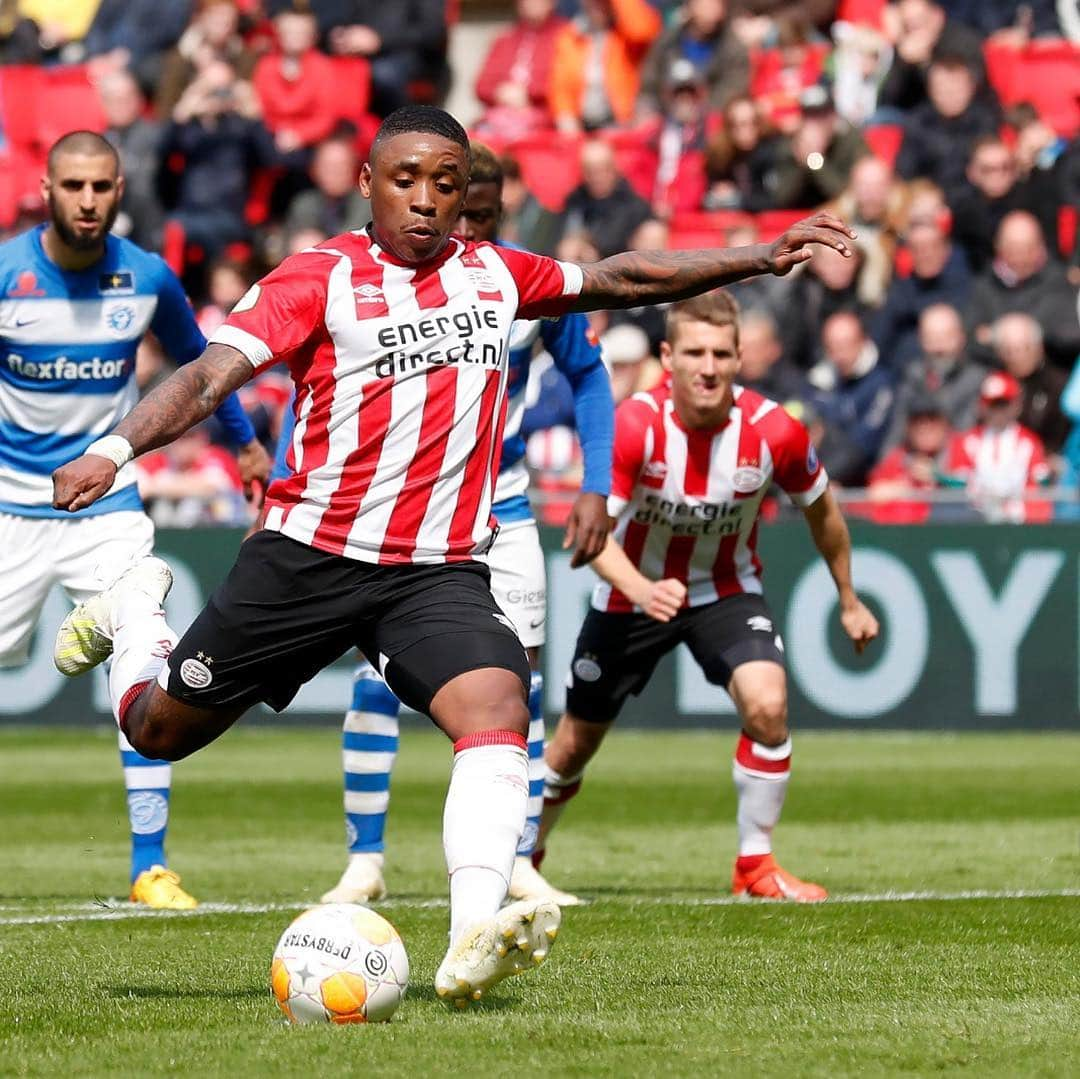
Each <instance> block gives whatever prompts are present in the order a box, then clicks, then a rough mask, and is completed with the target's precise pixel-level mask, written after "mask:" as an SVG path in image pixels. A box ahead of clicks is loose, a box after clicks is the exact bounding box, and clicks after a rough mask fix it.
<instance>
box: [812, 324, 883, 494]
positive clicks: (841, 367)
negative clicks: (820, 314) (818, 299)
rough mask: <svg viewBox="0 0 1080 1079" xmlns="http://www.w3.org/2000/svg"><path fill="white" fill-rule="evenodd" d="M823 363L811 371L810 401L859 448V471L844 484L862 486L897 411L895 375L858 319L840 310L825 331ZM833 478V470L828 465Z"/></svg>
mask: <svg viewBox="0 0 1080 1079" xmlns="http://www.w3.org/2000/svg"><path fill="white" fill-rule="evenodd" d="M821 345H822V352H823V354H824V355H823V359H822V360H821V362H820V363H818V364H817V365H816V366H815V367H814V369H813V370H812V371H811V372H810V375H809V382H810V385H811V387H812V390H811V397H810V400H811V403H812V404H813V405H814V407H815V408H816V409H817V411H818V412H819V413H820V414H821V416H822V418H823V419H824V420H825V422H826V423H827V424H829V425H831V426H834V427H838V428H841V429H842V430H843V431H845V432H846V433H847V435H848V437H849V438H850V439H851V440H852V441H853V442H854V443H855V445H856V446H857V447H858V449H859V453H860V460H859V462H858V466H857V468H855V469H854V470H853V472H851V473H849V474H848V475H846V476H844V477H837V479H838V481H839V482H840V483H843V484H848V485H850V484H853V483H861V482H862V480H863V479H864V478H865V474H866V472H867V471H868V470H869V469H870V468H871V466H872V465H873V463H874V462H875V461H876V460H877V457H878V452H879V451H880V449H881V446H882V443H883V442H884V439H885V433H886V431H887V430H888V424H889V419H890V417H891V414H892V407H893V399H894V396H895V395H894V392H893V384H892V377H891V376H890V375H889V373H888V372H887V371H886V370H885V368H884V367H883V366H882V365H881V364H879V363H878V350H877V346H876V345H875V344H874V342H873V341H871V340H870V338H869V337H867V335H866V333H865V332H864V330H863V326H862V323H861V322H860V321H859V318H858V316H857V315H855V314H853V313H852V312H848V311H841V312H838V313H837V314H835V315H832V316H830V317H829V318H828V319H827V320H826V322H825V325H824V327H823V328H822V331H821ZM825 467H826V468H827V469H828V470H829V474H830V475H832V468H831V466H830V465H829V464H828V462H826V466H825Z"/></svg>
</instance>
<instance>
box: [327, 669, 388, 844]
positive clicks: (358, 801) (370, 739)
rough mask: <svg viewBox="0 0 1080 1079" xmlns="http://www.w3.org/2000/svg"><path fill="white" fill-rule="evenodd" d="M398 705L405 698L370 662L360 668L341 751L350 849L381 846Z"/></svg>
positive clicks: (346, 826)
mask: <svg viewBox="0 0 1080 1079" xmlns="http://www.w3.org/2000/svg"><path fill="white" fill-rule="evenodd" d="M400 710H401V703H400V702H399V701H398V699H397V697H395V696H394V694H393V693H392V692H391V691H390V688H389V686H387V684H386V683H385V682H384V681H383V680H382V679H381V678H380V677H379V676H378V674H377V673H376V672H375V669H374V668H373V667H372V666H371V665H370V664H368V663H362V664H361V665H360V666H359V667H357V668H356V674H355V675H354V676H353V699H352V707H351V708H350V709H349V711H348V712H347V713H346V715H345V729H344V732H343V734H342V754H341V756H342V762H343V765H344V769H345V835H346V843H347V844H348V847H349V853H350V854H361V853H370V852H373V851H381V850H382V849H383V836H384V833H385V831H386V811H387V808H388V807H389V805H390V773H391V771H392V770H393V768H394V758H395V757H396V756H397V750H398V712H399V711H400Z"/></svg>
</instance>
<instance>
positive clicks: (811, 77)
mask: <svg viewBox="0 0 1080 1079" xmlns="http://www.w3.org/2000/svg"><path fill="white" fill-rule="evenodd" d="M753 55H754V65H753V77H752V79H751V82H750V90H749V93H750V96H751V97H752V98H753V99H754V101H756V102H757V105H758V108H759V109H760V110H761V113H762V115H763V116H764V117H765V120H766V122H767V123H770V124H772V125H773V126H774V127H775V128H776V129H777V130H779V131H783V132H784V134H787V135H790V134H791V132H792V131H793V130H794V128H795V127H796V126H797V124H798V120H799V98H800V97H801V95H802V93H803V91H805V90H808V89H809V88H810V87H811V86H814V85H816V84H818V83H819V82H820V81H821V78H822V75H823V60H824V53H823V51H822V48H821V47H820V46H819V45H818V44H817V43H811V37H810V31H809V29H808V27H807V26H806V24H805V23H804V22H802V21H801V20H799V19H794V20H792V19H786V18H781V19H777V20H775V24H774V29H773V30H772V31H771V32H770V36H769V42H768V46H767V47H765V48H761V49H760V50H759V49H757V48H755V50H754V54H753Z"/></svg>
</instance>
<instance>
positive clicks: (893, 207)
mask: <svg viewBox="0 0 1080 1079" xmlns="http://www.w3.org/2000/svg"><path fill="white" fill-rule="evenodd" d="M907 199H908V194H907V191H906V190H905V185H904V184H902V183H900V182H899V181H898V180H897V179H896V176H895V175H894V173H893V170H892V168H891V167H890V166H889V165H888V164H887V163H886V162H884V161H882V160H881V158H879V157H863V158H860V159H859V160H858V161H856V162H855V165H854V167H853V168H852V170H851V182H850V183H849V184H848V186H847V187H846V188H845V189H844V190H843V191H842V192H841V193H840V195H839V196H838V197H837V198H836V199H834V200H833V202H832V205H831V206H830V207H829V208H830V209H832V210H833V211H834V212H835V213H838V214H839V215H840V216H841V217H842V218H843V219H844V220H845V221H847V223H848V224H849V225H851V226H852V228H854V229H855V231H856V232H857V233H858V236H859V246H860V247H861V248H862V249H863V251H864V252H865V255H866V258H865V261H864V263H863V268H862V270H861V271H860V273H859V279H858V295H859V301H860V302H861V303H864V304H867V305H868V306H870V307H880V306H881V304H882V303H883V302H884V300H885V293H886V291H887V290H888V287H889V283H890V281H891V280H892V274H893V261H894V259H895V257H896V247H897V243H898V239H899V235H900V231H901V229H902V227H903V218H904V212H905V210H906V208H907Z"/></svg>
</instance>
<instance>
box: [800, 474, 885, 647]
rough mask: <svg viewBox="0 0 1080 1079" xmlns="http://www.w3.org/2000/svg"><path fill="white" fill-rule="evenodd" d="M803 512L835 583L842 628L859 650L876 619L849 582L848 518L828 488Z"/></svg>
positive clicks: (873, 634) (871, 633)
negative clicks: (846, 519) (846, 518)
mask: <svg viewBox="0 0 1080 1079" xmlns="http://www.w3.org/2000/svg"><path fill="white" fill-rule="evenodd" d="M803 515H804V516H805V517H806V523H807V524H808V525H809V526H810V534H811V535H812V536H813V537H814V546H815V547H817V549H818V551H819V552H820V553H821V557H822V558H823V559H825V565H827V566H828V567H829V573H831V574H832V579H833V581H834V582H835V584H836V591H837V594H838V595H839V597H840V622H841V624H842V625H843V627H844V632H845V633H846V634H847V635H848V637H850V638H851V643H852V644H853V645H854V646H855V651H856V652H858V653H860V654H861V653H862V651H863V649H864V648H865V647H866V646H867V645H868V644H869V643H870V642H871V641H872V640H873V639H874V638H875V637H876V636H877V635H878V621H877V619H876V618H875V617H874V616H873V614H871V612H870V610H869V608H867V607H866V605H865V604H864V603H863V601H862V600H861V599H859V597H858V595H856V593H855V588H854V586H853V585H852V583H851V534H850V533H849V532H848V526H847V522H846V521H845V520H844V515H843V513H842V512H841V511H840V506H839V504H838V503H837V501H836V497H835V496H834V495H833V493H832V491H829V490H826V491H825V493H824V494H823V495H822V496H821V497H820V498H819V499H817V500H816V501H814V502H812V503H811V504H810V505H809V506H806V507H804V509H803Z"/></svg>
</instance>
